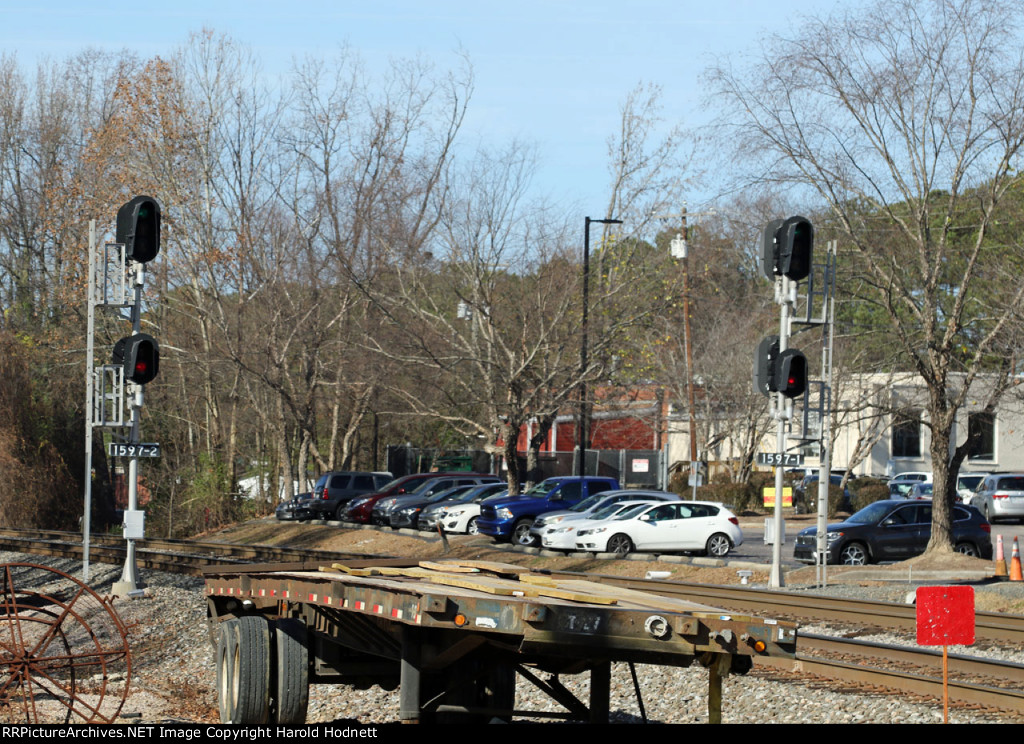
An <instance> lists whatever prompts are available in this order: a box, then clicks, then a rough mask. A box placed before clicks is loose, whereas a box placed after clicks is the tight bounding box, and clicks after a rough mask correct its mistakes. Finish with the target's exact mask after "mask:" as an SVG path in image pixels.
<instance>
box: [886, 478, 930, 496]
mask: <svg viewBox="0 0 1024 744" xmlns="http://www.w3.org/2000/svg"><path fill="white" fill-rule="evenodd" d="M921 482H922V481H918V480H909V479H908V480H903V479H897V480H891V481H889V497H890V498H893V499H909V498H910V492H911V491H913V490H914V486H916V485H917V484H918V483H921Z"/></svg>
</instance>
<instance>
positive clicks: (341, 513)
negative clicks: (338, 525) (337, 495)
mask: <svg viewBox="0 0 1024 744" xmlns="http://www.w3.org/2000/svg"><path fill="white" fill-rule="evenodd" d="M346 506H347V504H338V508H337V509H335V510H334V518H335V519H336V520H338V521H339V522H344V521H345V512H346V511H347V509H346Z"/></svg>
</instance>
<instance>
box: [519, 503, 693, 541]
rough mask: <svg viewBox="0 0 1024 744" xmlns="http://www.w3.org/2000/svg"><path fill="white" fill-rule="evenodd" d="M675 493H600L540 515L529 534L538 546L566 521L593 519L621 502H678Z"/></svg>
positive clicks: (534, 521)
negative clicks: (547, 534)
mask: <svg viewBox="0 0 1024 744" xmlns="http://www.w3.org/2000/svg"><path fill="white" fill-rule="evenodd" d="M679 500H680V497H679V494H677V493H672V492H671V491H653V490H652V491H649V490H646V489H637V488H623V489H619V490H617V491H601V492H600V493H595V494H594V495H593V496H590V497H588V498H585V499H583V501H581V502H580V503H578V504H576V505H575V506H572V507H570V508H568V509H559V510H558V511H552V512H547V513H545V514H541V515H540V516H539V517H537V518H536V519H535V520H533V526H532V527H530V534H531V535H533V536H534V538H536V542H537V544H539V545H542V544H543V543H544V534H545V533H547V532H550V531H551V530H554V529H555V528H557V527H559V526H561V524H562V522H564V521H565V520H567V519H572V520H577V519H593V517H594V514H595V513H597V512H598V511H600V510H601V509H604V508H605V507H607V506H611V505H612V504H617V503H620V502H622V501H679ZM574 548H575V546H574V545H569V546H567V547H566V548H565V550H573V549H574Z"/></svg>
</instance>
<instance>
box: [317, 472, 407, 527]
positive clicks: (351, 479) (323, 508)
mask: <svg viewBox="0 0 1024 744" xmlns="http://www.w3.org/2000/svg"><path fill="white" fill-rule="evenodd" d="M393 479H394V478H393V476H392V475H391V473H367V472H349V471H340V472H339V471H335V472H330V473H324V474H323V475H321V476H320V477H319V478H318V479H317V481H316V485H315V486H313V493H312V496H313V498H312V500H311V501H310V502H309V507H310V512H311V517H312V518H313V519H338V520H340V519H341V518H342V517H344V516H345V508H346V507H347V506H348V502H349V501H350V500H351V499H352V498H354V497H356V496H362V495H363V494H364V493H373V492H374V491H378V490H380V489H381V488H383V487H384V485H385V484H387V483H390V482H391V481H392V480H393Z"/></svg>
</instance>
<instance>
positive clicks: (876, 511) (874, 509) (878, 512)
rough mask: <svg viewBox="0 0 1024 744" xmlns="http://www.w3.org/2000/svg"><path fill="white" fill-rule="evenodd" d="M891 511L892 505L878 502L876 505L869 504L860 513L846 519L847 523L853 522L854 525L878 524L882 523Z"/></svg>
mask: <svg viewBox="0 0 1024 744" xmlns="http://www.w3.org/2000/svg"><path fill="white" fill-rule="evenodd" d="M891 509H892V504H886V503H885V502H883V501H876V502H875V503H874V504H868V505H867V506H865V507H864V508H863V509H861V510H860V511H858V512H855V513H853V514H851V515H850V516H849V517H847V518H846V521H847V522H853V523H854V524H877V523H878V522H880V521H882V517H884V516H885V515H886V514H888V513H889V511H890V510H891Z"/></svg>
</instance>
